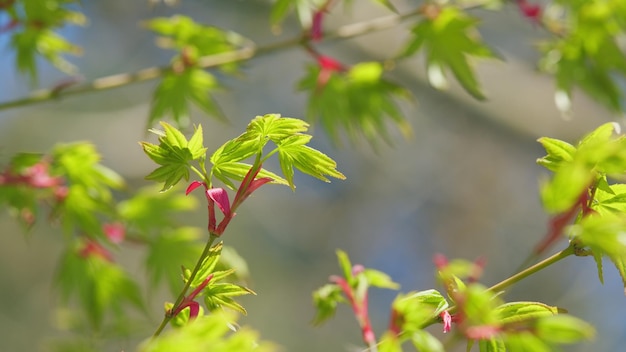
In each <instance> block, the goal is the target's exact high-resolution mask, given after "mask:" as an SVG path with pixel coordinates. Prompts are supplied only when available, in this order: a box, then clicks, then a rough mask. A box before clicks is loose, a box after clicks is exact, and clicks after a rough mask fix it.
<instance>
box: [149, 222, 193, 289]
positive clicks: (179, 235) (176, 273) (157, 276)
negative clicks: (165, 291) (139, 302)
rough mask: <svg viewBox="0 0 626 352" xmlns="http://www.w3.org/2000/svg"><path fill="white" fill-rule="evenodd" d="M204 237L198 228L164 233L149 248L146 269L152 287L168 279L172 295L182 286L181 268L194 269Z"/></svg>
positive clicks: (184, 228) (179, 229) (186, 228)
mask: <svg viewBox="0 0 626 352" xmlns="http://www.w3.org/2000/svg"><path fill="white" fill-rule="evenodd" d="M200 237H201V234H200V231H199V230H198V229H197V228H192V227H182V228H177V229H173V230H170V231H163V232H162V233H161V234H160V235H159V236H158V237H155V238H154V239H153V240H152V241H151V242H150V243H149V245H148V251H147V256H146V260H145V267H146V270H147V272H148V275H149V278H150V284H151V286H152V288H155V287H156V286H157V285H158V284H159V283H160V282H161V281H163V280H165V282H166V283H167V286H168V288H169V289H170V292H171V293H172V294H178V293H179V292H180V290H181V288H182V286H183V278H182V275H181V272H180V266H181V265H183V266H187V267H188V266H191V265H193V264H194V261H195V260H196V258H198V257H199V256H200V254H201V253H202V247H203V246H202V243H200V242H199V241H198V240H199V239H200Z"/></svg>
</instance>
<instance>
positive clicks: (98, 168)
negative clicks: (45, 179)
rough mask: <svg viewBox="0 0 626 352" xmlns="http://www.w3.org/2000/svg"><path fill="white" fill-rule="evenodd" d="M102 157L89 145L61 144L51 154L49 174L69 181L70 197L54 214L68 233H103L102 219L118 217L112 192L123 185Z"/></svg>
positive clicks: (67, 196)
mask: <svg viewBox="0 0 626 352" xmlns="http://www.w3.org/2000/svg"><path fill="white" fill-rule="evenodd" d="M100 159H101V156H100V155H99V154H98V152H97V151H96V149H95V147H94V146H93V145H92V144H89V143H73V144H61V145H58V146H56V147H55V148H54V149H53V151H52V160H53V162H52V164H51V170H50V172H51V173H52V174H56V175H63V176H65V177H66V179H67V184H68V186H67V195H66V196H65V197H64V199H63V201H62V202H59V204H58V206H57V208H56V209H55V215H56V216H58V217H59V218H60V220H61V224H62V226H63V228H64V230H65V231H66V233H74V232H75V231H76V228H79V229H80V230H81V232H83V233H86V234H88V235H90V236H93V235H95V234H102V231H101V222H102V216H108V217H113V216H115V207H114V199H113V196H112V190H115V189H120V188H122V187H123V186H124V180H123V179H122V177H121V176H120V175H118V174H117V173H115V172H114V171H112V170H111V169H108V168H106V167H105V166H103V165H102V164H100V163H99V162H100Z"/></svg>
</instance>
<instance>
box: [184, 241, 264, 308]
mask: <svg viewBox="0 0 626 352" xmlns="http://www.w3.org/2000/svg"><path fill="white" fill-rule="evenodd" d="M222 248H223V243H222V242H220V243H218V244H216V245H215V246H213V247H211V249H210V250H209V254H208V255H207V256H206V257H205V258H204V260H203V262H202V265H201V266H200V270H198V272H197V273H196V275H195V276H194V277H193V278H191V274H192V272H191V271H190V270H189V269H184V270H183V278H184V280H185V282H187V281H188V280H190V279H191V280H192V282H191V283H190V286H189V287H191V288H197V287H200V286H201V285H202V284H203V282H204V281H205V280H206V279H207V278H208V277H211V280H210V281H209V283H208V285H206V286H205V287H204V288H203V289H202V291H201V294H202V295H203V296H204V303H205V305H206V307H207V308H208V309H209V311H214V310H216V309H218V308H230V309H233V310H236V311H238V312H240V313H242V314H246V309H245V308H244V307H243V306H242V305H241V304H239V303H237V302H236V301H235V300H234V299H233V297H238V296H243V295H248V294H255V293H254V291H252V290H250V289H249V288H246V287H243V286H241V285H237V284H233V283H222V282H218V281H221V280H223V279H225V278H226V277H229V276H231V275H232V274H233V273H234V272H235V271H234V270H233V269H227V270H217V271H216V270H215V269H216V267H217V264H218V262H219V260H220V256H221V255H222Z"/></svg>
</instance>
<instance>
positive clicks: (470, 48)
mask: <svg viewBox="0 0 626 352" xmlns="http://www.w3.org/2000/svg"><path fill="white" fill-rule="evenodd" d="M423 12H424V16H425V18H424V19H423V20H421V21H419V22H418V23H417V24H416V25H415V27H413V29H412V31H411V32H412V38H411V39H410V40H409V42H408V43H407V44H406V47H405V48H404V49H403V51H402V56H411V55H414V54H415V53H417V52H418V51H420V50H423V51H424V54H425V56H426V67H427V72H428V79H429V81H430V83H431V84H432V85H433V86H434V87H436V88H445V87H446V86H447V80H446V77H445V73H446V71H451V72H452V74H453V75H454V77H455V78H456V79H457V80H458V81H459V83H460V84H461V85H462V86H463V88H465V90H466V91H467V92H468V93H470V94H471V95H472V96H473V97H474V98H476V99H479V100H483V99H485V96H484V94H483V93H482V91H481V89H480V87H479V84H478V80H477V79H476V74H475V72H474V70H473V68H472V66H471V64H470V61H469V60H470V59H471V58H493V57H495V55H494V54H493V52H492V51H491V49H489V47H488V46H487V45H486V44H485V43H483V42H482V40H481V39H480V36H479V34H478V29H477V25H478V20H477V19H475V18H473V17H470V16H469V15H468V14H467V13H466V12H464V11H462V10H460V9H459V8H458V7H456V6H452V5H451V6H445V7H441V8H439V7H438V6H437V5H434V4H433V5H425V7H424V8H423Z"/></svg>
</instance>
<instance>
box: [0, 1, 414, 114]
mask: <svg viewBox="0 0 626 352" xmlns="http://www.w3.org/2000/svg"><path fill="white" fill-rule="evenodd" d="M418 14H419V11H417V10H413V11H410V12H407V13H404V14H397V15H390V16H384V17H378V18H374V19H370V20H366V21H362V22H357V23H352V24H348V25H344V26H341V27H339V28H338V29H336V30H332V31H327V32H325V33H324V34H323V40H341V39H349V38H353V37H356V36H360V35H365V34H368V33H371V32H376V31H381V30H385V29H389V28H393V27H394V26H396V25H398V24H399V23H401V22H402V21H404V20H406V19H408V18H410V17H413V16H416V15H418ZM308 41H310V36H309V34H308V33H306V32H305V33H301V34H299V35H298V36H296V37H293V38H290V39H286V40H282V41H279V42H275V43H270V44H267V45H263V46H256V45H254V44H253V43H249V44H248V45H246V46H244V47H243V48H240V49H238V50H235V51H231V52H227V53H221V54H215V55H209V56H204V57H202V58H200V59H199V60H198V62H197V66H198V67H200V68H203V69H208V68H213V67H217V66H220V65H224V64H228V63H233V62H239V61H245V60H250V59H252V58H254V57H258V56H261V55H266V54H269V53H273V52H276V51H280V50H283V49H285V48H290V47H295V46H299V45H301V44H302V43H306V42H308ZM171 71H172V66H171V65H165V66H153V67H148V68H144V69H141V70H139V71H135V72H128V73H120V74H115V75H111V76H105V77H101V78H97V79H95V80H93V81H91V82H87V83H83V84H80V85H78V84H77V85H74V86H72V87H67V88H65V89H62V90H59V89H55V88H51V89H41V90H36V91H33V92H32V93H31V94H29V95H28V96H25V97H23V98H18V99H15V100H10V101H7V102H3V103H0V110H7V109H12V108H17V107H20V106H26V105H32V104H36V103H43V102H46V101H50V100H53V99H60V98H63V97H66V96H72V95H79V94H83V93H89V92H95V91H103V90H108V89H114V88H120V87H124V86H127V85H130V84H134V83H140V82H145V81H149V80H153V79H157V78H160V77H162V76H163V75H165V74H166V73H168V72H171Z"/></svg>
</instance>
